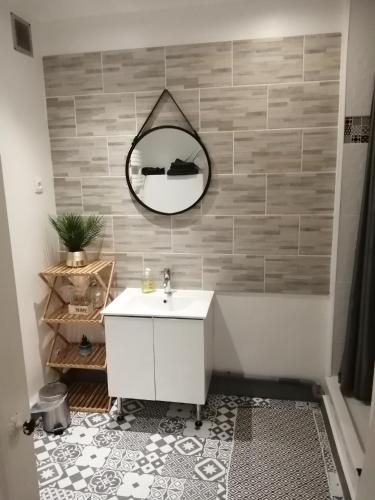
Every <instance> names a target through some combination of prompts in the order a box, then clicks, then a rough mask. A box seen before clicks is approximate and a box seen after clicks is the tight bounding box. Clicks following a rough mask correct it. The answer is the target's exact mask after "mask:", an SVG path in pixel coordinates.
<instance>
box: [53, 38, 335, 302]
mask: <svg viewBox="0 0 375 500" xmlns="http://www.w3.org/2000/svg"><path fill="white" fill-rule="evenodd" d="M340 46H341V36H340V35H339V34H323V35H313V36H299V37H288V38H278V39H262V40H260V39H259V40H243V41H234V42H221V43H211V44H198V45H185V46H175V47H166V48H163V47H156V48H149V49H137V50H119V51H115V52H103V53H99V52H97V53H90V54H76V55H59V56H51V57H46V58H45V59H44V71H45V81H46V96H47V110H48V120H49V130H50V135H51V151H52V160H53V168H54V175H55V189H56V202H57V212H58V213H62V212H64V211H75V212H78V213H83V214H89V213H100V214H103V215H104V216H105V219H106V231H105V235H104V239H103V241H102V242H101V244H100V250H101V254H102V256H110V257H112V256H115V259H116V262H117V278H116V285H117V287H119V288H121V287H124V286H139V279H140V276H141V274H142V269H143V267H146V266H149V267H151V268H152V269H153V270H154V271H155V274H158V273H159V271H161V269H162V268H163V267H164V266H169V267H170V268H171V269H172V273H173V285H174V286H175V287H188V288H201V287H204V288H214V289H216V290H226V291H248V292H270V293H307V294H326V293H328V292H329V269H330V254H331V237H332V213H333V203H334V186H335V166H336V140H337V119H338V106H339V61H340ZM164 87H167V88H168V89H169V90H170V91H171V92H172V94H173V95H174V97H175V98H176V100H177V101H178V103H179V104H180V106H181V108H182V109H183V111H184V112H185V114H186V115H187V116H188V118H189V119H190V121H191V122H192V124H193V126H194V127H196V129H197V130H198V131H199V133H200V135H201V137H202V140H203V141H204V143H205V144H206V146H207V148H208V150H209V153H210V156H211V159H212V164H213V178H212V184H211V186H210V189H209V191H208V193H207V196H206V197H205V198H204V200H203V202H202V204H201V206H199V207H195V208H194V209H192V210H191V211H189V212H187V213H184V214H181V215H177V216H172V217H168V216H161V215H156V214H152V213H151V212H147V211H145V210H144V209H143V208H142V207H140V206H139V205H138V204H137V203H136V202H134V201H133V200H132V199H131V198H130V196H129V191H128V188H127V186H126V182H125V178H124V172H125V167H124V165H125V158H126V154H127V151H128V149H129V147H130V144H131V141H132V138H133V136H134V135H135V134H136V132H137V130H139V128H140V127H141V126H142V124H143V121H144V120H145V118H146V117H147V115H148V113H149V111H150V109H151V107H152V106H153V104H154V102H155V100H156V99H157V97H158V96H159V94H160V92H161V91H162V89H163V88H164ZM179 119H180V118H179V117H176V116H175V114H174V108H173V106H171V104H170V103H169V102H168V101H165V102H164V103H163V105H162V107H161V109H160V112H159V114H158V115H157V116H156V117H155V121H154V124H155V125H159V124H162V123H168V124H171V123H176V121H177V122H178V120H179ZM97 249H98V245H97V248H96V249H95V248H94V249H91V250H93V251H95V250H97Z"/></svg>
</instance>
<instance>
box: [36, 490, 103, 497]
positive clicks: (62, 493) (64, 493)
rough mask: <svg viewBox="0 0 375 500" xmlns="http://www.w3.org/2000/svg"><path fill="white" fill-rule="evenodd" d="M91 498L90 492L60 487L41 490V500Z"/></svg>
mask: <svg viewBox="0 0 375 500" xmlns="http://www.w3.org/2000/svg"><path fill="white" fill-rule="evenodd" d="M89 498H90V499H91V498H92V497H91V495H90V493H82V492H77V491H70V490H64V489H60V488H43V489H42V490H41V492H40V500H88V499H89ZM92 500H93V499H92Z"/></svg>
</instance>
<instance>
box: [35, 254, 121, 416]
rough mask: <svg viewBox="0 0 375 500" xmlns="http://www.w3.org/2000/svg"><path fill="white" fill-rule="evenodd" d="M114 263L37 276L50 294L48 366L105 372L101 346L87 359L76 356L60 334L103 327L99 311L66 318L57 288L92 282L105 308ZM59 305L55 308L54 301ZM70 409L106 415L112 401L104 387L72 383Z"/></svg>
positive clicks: (46, 314) (99, 262) (73, 346)
mask: <svg viewBox="0 0 375 500" xmlns="http://www.w3.org/2000/svg"><path fill="white" fill-rule="evenodd" d="M113 271H114V262H113V261H105V260H97V261H94V262H91V263H89V264H87V265H86V266H84V267H78V268H72V267H68V266H66V265H65V264H59V265H57V266H50V267H48V268H47V269H45V270H44V271H43V272H41V273H39V276H40V277H41V278H42V280H43V281H44V282H45V283H46V284H47V286H48V287H49V289H50V291H49V294H48V297H47V302H46V306H45V309H44V312H43V316H42V320H43V321H44V322H45V323H46V324H47V325H48V326H49V327H50V328H51V329H52V330H53V331H54V333H55V335H54V338H53V341H52V345H51V351H50V355H49V358H48V362H47V366H49V367H51V368H55V369H58V370H69V369H84V370H102V371H104V370H106V367H107V361H106V350H105V344H104V343H94V344H93V346H92V352H91V353H90V354H89V355H88V356H82V355H81V354H80V353H79V347H78V346H79V344H78V343H73V342H69V341H68V340H67V339H66V338H65V336H64V335H63V334H62V332H61V328H62V327H63V326H64V325H69V324H71V325H74V324H75V325H85V326H86V327H87V326H90V325H91V326H93V325H100V324H102V323H103V317H102V315H101V313H100V310H98V309H96V310H94V311H93V312H92V313H91V314H90V315H88V316H84V315H79V314H69V311H68V305H69V304H68V303H67V302H66V300H64V298H63V297H62V295H61V294H60V292H59V286H60V285H62V284H64V282H65V281H66V280H67V279H69V278H71V277H72V276H84V277H87V278H90V279H92V280H95V281H96V283H97V285H98V286H99V287H101V288H102V290H103V294H104V307H105V306H106V305H107V304H108V303H109V302H110V301H111V300H112V299H113V296H112V294H111V285H112V280H113ZM53 299H57V301H58V302H59V303H60V305H58V306H57V307H56V305H53V303H56V300H53ZM69 401H70V409H71V410H75V411H92V412H105V411H109V409H110V403H111V398H110V397H109V396H108V389H107V386H106V384H103V383H102V382H101V383H96V382H79V381H76V382H73V383H71V384H70V386H69Z"/></svg>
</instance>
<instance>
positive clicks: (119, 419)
mask: <svg viewBox="0 0 375 500" xmlns="http://www.w3.org/2000/svg"><path fill="white" fill-rule="evenodd" d="M117 410H118V415H117V422H118V423H119V424H121V423H122V422H123V421H124V411H123V409H122V398H117Z"/></svg>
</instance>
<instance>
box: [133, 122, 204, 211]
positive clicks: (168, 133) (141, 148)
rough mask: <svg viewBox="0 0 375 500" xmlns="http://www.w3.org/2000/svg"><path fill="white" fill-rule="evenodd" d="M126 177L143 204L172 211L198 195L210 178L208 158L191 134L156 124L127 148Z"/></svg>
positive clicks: (197, 198)
mask: <svg viewBox="0 0 375 500" xmlns="http://www.w3.org/2000/svg"><path fill="white" fill-rule="evenodd" d="M126 177H127V181H128V184H129V187H130V188H131V191H132V193H133V195H134V196H135V197H136V198H137V199H138V200H139V201H140V202H141V203H142V204H143V205H145V206H146V207H147V208H149V209H151V210H153V211H155V212H160V213H163V214H174V213H178V212H182V211H185V210H187V209H188V208H190V207H192V206H193V205H194V204H195V203H197V202H198V201H199V199H200V198H201V197H202V195H203V194H204V192H205V190H206V189H207V187H208V182H209V179H210V162H209V158H208V155H207V153H206V151H205V149H204V147H203V145H202V144H201V142H200V141H199V139H198V138H197V137H195V136H194V135H193V134H191V133H190V132H188V131H187V130H184V129H180V128H177V127H172V126H166V127H159V128H155V129H151V130H149V131H148V132H146V133H145V134H144V135H143V136H142V137H141V138H140V140H139V141H138V142H137V144H136V145H135V147H134V148H133V149H132V150H130V152H129V155H128V158H127V161H126Z"/></svg>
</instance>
